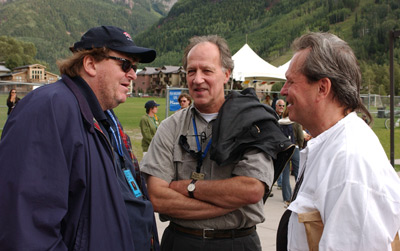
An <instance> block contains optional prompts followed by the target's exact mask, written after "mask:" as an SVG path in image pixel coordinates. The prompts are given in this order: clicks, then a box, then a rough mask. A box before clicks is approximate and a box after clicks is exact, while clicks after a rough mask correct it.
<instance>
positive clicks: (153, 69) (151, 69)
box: [136, 67, 160, 76]
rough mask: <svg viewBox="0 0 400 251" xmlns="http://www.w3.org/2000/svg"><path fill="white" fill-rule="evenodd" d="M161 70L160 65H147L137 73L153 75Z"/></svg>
mask: <svg viewBox="0 0 400 251" xmlns="http://www.w3.org/2000/svg"><path fill="white" fill-rule="evenodd" d="M159 72H160V68H158V67H145V68H143V70H141V71H140V72H138V73H137V74H136V75H138V76H140V75H153V74H158V73H159Z"/></svg>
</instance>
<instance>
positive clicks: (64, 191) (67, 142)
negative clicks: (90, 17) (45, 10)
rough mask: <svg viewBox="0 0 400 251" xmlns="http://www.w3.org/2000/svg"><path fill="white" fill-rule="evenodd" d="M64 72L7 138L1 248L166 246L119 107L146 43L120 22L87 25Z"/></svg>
mask: <svg viewBox="0 0 400 251" xmlns="http://www.w3.org/2000/svg"><path fill="white" fill-rule="evenodd" d="M70 50H71V51H72V52H73V55H72V56H71V57H69V58H67V59H65V60H62V61H59V62H58V66H59V69H60V72H61V74H62V79H61V80H59V81H57V82H56V83H54V84H50V85H46V86H44V87H41V88H38V89H36V90H34V91H32V92H31V93H29V94H28V95H27V96H25V97H24V98H23V99H22V100H21V101H20V102H19V103H18V105H17V106H16V107H15V108H14V110H13V113H12V114H11V115H10V117H9V118H8V120H7V123H6V125H5V127H4V130H3V134H2V140H1V142H0V163H3V164H4V165H2V168H1V169H0V198H1V200H0V212H1V214H0V233H2V234H1V235H0V247H1V249H2V250H96V251H99V250H140V251H141V250H158V236H157V229H156V225H155V220H154V211H153V206H152V204H151V203H150V201H149V200H148V196H147V190H146V185H145V183H144V180H143V179H142V177H141V175H140V171H139V166H138V162H137V160H136V158H135V156H134V155H133V152H132V150H131V149H132V148H131V144H130V139H129V137H128V136H127V135H126V134H125V133H124V131H123V129H122V126H121V124H120V123H119V121H118V118H117V117H116V116H115V114H114V113H113V111H112V109H113V108H115V107H117V106H118V105H119V104H121V103H123V102H125V100H126V98H127V93H128V87H129V84H130V81H131V80H134V79H136V78H137V76H136V72H135V71H136V63H138V62H141V63H150V62H152V61H153V60H154V59H155V57H156V52H155V51H154V50H152V49H148V48H143V47H138V46H136V45H135V43H134V42H133V40H132V38H131V36H130V35H129V34H128V33H127V32H126V31H124V30H122V29H120V28H117V27H114V26H101V27H95V28H92V29H90V30H89V31H87V32H86V33H85V34H84V35H83V36H82V38H81V40H80V41H78V42H76V43H75V44H74V45H73V46H72V47H71V48H70Z"/></svg>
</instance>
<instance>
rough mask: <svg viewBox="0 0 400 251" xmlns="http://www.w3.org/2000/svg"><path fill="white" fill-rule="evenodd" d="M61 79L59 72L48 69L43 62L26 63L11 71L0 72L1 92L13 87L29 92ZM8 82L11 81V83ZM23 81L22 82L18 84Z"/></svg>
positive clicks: (22, 91)
mask: <svg viewBox="0 0 400 251" xmlns="http://www.w3.org/2000/svg"><path fill="white" fill-rule="evenodd" d="M58 79H59V76H58V75H57V74H54V73H51V72H48V71H46V67H45V66H44V65H41V64H32V65H25V66H20V67H16V68H14V69H13V70H12V71H11V72H8V73H3V74H1V73H0V81H2V83H3V84H2V85H0V92H8V91H9V90H11V89H12V88H14V89H16V90H17V91H18V92H20V93H28V92H30V91H32V90H33V89H34V88H35V86H41V85H43V84H50V83H54V82H56V81H57V80H58ZM7 82H10V83H9V84H8V83H7ZM18 83H21V84H18Z"/></svg>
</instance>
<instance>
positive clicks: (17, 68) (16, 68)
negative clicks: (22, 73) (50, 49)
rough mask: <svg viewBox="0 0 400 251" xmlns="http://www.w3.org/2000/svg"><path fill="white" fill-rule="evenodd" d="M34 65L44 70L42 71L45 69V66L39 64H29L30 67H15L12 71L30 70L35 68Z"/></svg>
mask: <svg viewBox="0 0 400 251" xmlns="http://www.w3.org/2000/svg"><path fill="white" fill-rule="evenodd" d="M36 65H37V66H40V67H42V68H44V69H46V66H44V65H41V64H30V65H23V66H18V67H15V68H14V69H13V70H19V69H26V68H32V67H33V66H36Z"/></svg>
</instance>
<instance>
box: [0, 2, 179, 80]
mask: <svg viewBox="0 0 400 251" xmlns="http://www.w3.org/2000/svg"><path fill="white" fill-rule="evenodd" d="M176 1H177V0H63V1H59V0H8V1H7V0H0V35H6V36H11V37H14V38H16V39H18V40H22V41H25V42H32V43H34V45H35V46H36V48H37V59H39V60H41V61H45V62H47V63H48V66H49V68H50V71H52V72H55V73H58V70H57V66H56V60H57V59H59V58H65V57H67V56H69V55H70V52H69V50H68V47H70V46H71V45H72V44H73V43H74V42H76V41H78V40H79V39H80V37H81V36H82V34H83V33H84V32H85V31H87V30H88V29H89V28H91V27H95V26H99V25H115V26H118V27H121V28H123V29H125V30H126V31H128V32H129V33H130V34H131V35H132V36H135V35H136V34H137V33H139V32H141V31H144V30H145V29H146V28H148V27H149V26H150V25H152V24H153V23H154V22H156V21H157V20H159V19H160V18H161V17H163V16H165V15H166V14H167V13H168V11H169V10H170V8H171V7H172V6H173V4H174V3H175V2H176ZM0 60H1V59H0Z"/></svg>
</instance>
